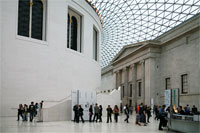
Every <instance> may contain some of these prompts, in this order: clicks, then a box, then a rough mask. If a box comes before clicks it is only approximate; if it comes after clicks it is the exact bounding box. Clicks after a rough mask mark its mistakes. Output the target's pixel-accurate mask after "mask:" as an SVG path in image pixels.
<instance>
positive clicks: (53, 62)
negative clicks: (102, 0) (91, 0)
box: [0, 0, 101, 116]
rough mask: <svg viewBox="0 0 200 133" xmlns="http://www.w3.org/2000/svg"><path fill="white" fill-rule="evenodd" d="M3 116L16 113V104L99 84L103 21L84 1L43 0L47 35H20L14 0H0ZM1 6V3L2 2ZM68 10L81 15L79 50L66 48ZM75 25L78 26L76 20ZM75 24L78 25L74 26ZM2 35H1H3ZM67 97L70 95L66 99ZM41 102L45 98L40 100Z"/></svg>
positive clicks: (55, 98) (60, 96) (64, 95)
mask: <svg viewBox="0 0 200 133" xmlns="http://www.w3.org/2000/svg"><path fill="white" fill-rule="evenodd" d="M0 4H1V5H2V9H1V13H2V15H3V16H4V17H3V20H2V19H1V18H0V22H1V26H2V27H1V28H2V29H0V30H1V31H2V32H1V33H4V34H1V33H0V34H1V35H0V37H1V38H2V41H0V42H1V47H0V48H1V63H2V64H1V69H0V70H2V71H1V74H0V75H1V81H2V82H1V83H2V84H1V86H2V96H1V104H2V109H1V111H2V113H1V116H16V112H17V110H16V109H17V108H18V105H19V104H20V103H22V104H25V103H26V104H30V102H31V101H34V102H40V101H41V100H44V101H45V102H46V104H48V105H49V104H51V102H50V101H54V103H55V102H56V101H57V102H58V103H59V104H61V103H60V101H62V99H65V98H67V97H69V96H70V95H71V90H73V89H79V90H82V89H87V90H96V89H98V88H100V80H101V78H100V74H101V67H100V63H99V57H100V54H99V53H100V48H99V44H100V43H99V42H101V23H100V19H99V17H98V15H97V14H96V13H95V11H94V10H93V8H92V7H91V6H90V5H89V4H88V3H87V2H85V1H82V0H78V1H73V0H68V1H66V0H60V1H59V2H57V1H51V0H49V1H47V8H46V20H45V23H46V25H45V26H46V29H45V30H44V31H45V32H46V33H45V35H46V40H38V39H33V38H29V37H24V36H20V35H18V34H17V33H18V32H17V29H18V1H17V0H16V1H1V2H0ZM0 7H1V6H0ZM68 9H70V10H71V11H73V12H75V13H77V14H79V15H80V16H81V22H82V23H81V24H82V29H81V30H80V31H79V32H80V34H81V36H82V37H81V48H80V49H81V52H80V51H75V50H73V49H70V48H67V41H68V40H67V29H68V28H67V22H68V18H67V13H68ZM78 26H79V25H78ZM94 27H95V29H96V30H97V31H98V55H97V56H98V60H97V61H96V60H95V59H93V56H94V55H93V41H94V40H93V37H91V36H93V30H94ZM78 28H79V27H78ZM1 38H0V39H1ZM69 100H70V99H69ZM44 105H45V103H44Z"/></svg>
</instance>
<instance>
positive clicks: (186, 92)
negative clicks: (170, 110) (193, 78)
mask: <svg viewBox="0 0 200 133" xmlns="http://www.w3.org/2000/svg"><path fill="white" fill-rule="evenodd" d="M184 76H186V79H187V80H186V82H184V81H183V80H184V79H183V78H184ZM184 83H186V84H187V85H186V86H187V91H185V90H184V88H183V87H184ZM188 92H189V82H188V74H187V73H186V74H182V75H181V93H182V94H188Z"/></svg>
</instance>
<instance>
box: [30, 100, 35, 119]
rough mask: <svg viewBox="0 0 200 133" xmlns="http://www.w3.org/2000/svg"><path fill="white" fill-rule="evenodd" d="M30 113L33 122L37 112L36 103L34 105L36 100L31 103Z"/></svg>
mask: <svg viewBox="0 0 200 133" xmlns="http://www.w3.org/2000/svg"><path fill="white" fill-rule="evenodd" d="M29 113H30V122H32V121H33V117H34V114H35V105H34V102H31V105H29Z"/></svg>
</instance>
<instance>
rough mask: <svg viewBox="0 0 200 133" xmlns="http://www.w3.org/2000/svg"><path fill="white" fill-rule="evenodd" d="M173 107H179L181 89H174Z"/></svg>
mask: <svg viewBox="0 0 200 133" xmlns="http://www.w3.org/2000/svg"><path fill="white" fill-rule="evenodd" d="M172 105H173V106H176V107H178V106H179V89H178V88H175V89H172Z"/></svg>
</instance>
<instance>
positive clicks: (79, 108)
mask: <svg viewBox="0 0 200 133" xmlns="http://www.w3.org/2000/svg"><path fill="white" fill-rule="evenodd" d="M83 111H84V109H83V108H82V107H81V105H78V112H79V117H81V121H82V122H83V123H84V122H85V121H84V119H83ZM78 119H79V118H78Z"/></svg>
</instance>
